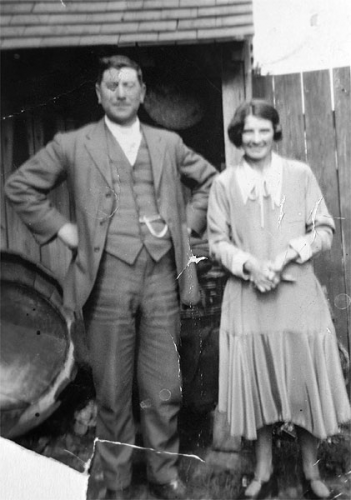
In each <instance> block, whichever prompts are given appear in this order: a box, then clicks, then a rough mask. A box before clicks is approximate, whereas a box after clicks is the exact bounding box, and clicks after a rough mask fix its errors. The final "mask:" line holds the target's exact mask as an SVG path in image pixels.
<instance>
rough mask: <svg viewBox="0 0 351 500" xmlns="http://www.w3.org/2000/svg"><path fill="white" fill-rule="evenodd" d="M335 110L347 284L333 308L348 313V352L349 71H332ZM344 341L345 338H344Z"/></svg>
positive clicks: (350, 216) (350, 248)
mask: <svg viewBox="0 0 351 500" xmlns="http://www.w3.org/2000/svg"><path fill="white" fill-rule="evenodd" d="M333 81H334V109H335V127H336V154H337V164H338V174H339V176H338V180H339V193H340V212H341V213H340V215H341V235H342V257H343V267H344V274H345V282H346V294H345V295H344V296H339V298H338V301H337V303H336V307H337V308H338V309H339V310H340V309H344V310H346V311H347V328H346V331H348V332H349V338H348V350H349V352H350V349H351V337H350V336H351V304H350V300H351V256H350V251H351V203H350V193H351V169H350V165H351V140H350V130H351V84H350V68H349V67H347V68H338V69H335V70H334V72H333ZM345 340H346V336H345Z"/></svg>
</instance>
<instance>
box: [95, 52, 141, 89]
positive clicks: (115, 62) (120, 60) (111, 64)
mask: <svg viewBox="0 0 351 500" xmlns="http://www.w3.org/2000/svg"><path fill="white" fill-rule="evenodd" d="M110 68H115V69H122V68H133V69H135V71H136V72H137V75H138V80H139V83H140V85H142V84H143V72H142V70H141V67H140V66H139V64H138V63H136V62H135V61H133V60H132V59H130V58H129V57H127V56H123V55H114V56H108V57H101V58H100V59H99V69H98V75H97V79H96V81H97V83H98V84H100V83H101V81H102V78H103V75H104V73H105V71H106V70H107V69H110Z"/></svg>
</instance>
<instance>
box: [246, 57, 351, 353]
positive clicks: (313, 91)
mask: <svg viewBox="0 0 351 500" xmlns="http://www.w3.org/2000/svg"><path fill="white" fill-rule="evenodd" d="M253 96H254V97H260V98H265V99H267V100H269V101H270V102H272V103H274V105H275V107H276V108H277V110H278V111H279V114H280V117H281V122H282V128H283V140H282V142H280V143H278V144H277V150H278V152H279V153H280V154H282V155H285V156H287V157H291V158H296V159H298V160H301V161H306V162H307V163H308V164H309V165H310V166H311V168H312V170H313V171H314V173H315V175H316V177H317V179H318V181H319V183H320V186H321V189H322V192H323V195H324V197H325V200H326V203H327V206H328V208H329V211H330V212H331V214H332V216H333V217H334V221H335V224H336V233H335V237H334V241H333V246H332V249H331V251H330V252H327V253H326V254H323V255H321V256H320V257H318V258H317V259H316V260H315V269H316V272H317V275H318V276H319V279H320V281H321V282H322V285H324V286H325V287H326V291H327V295H328V299H329V303H330V306H331V309H332V312H333V317H334V321H335V326H336V331H337V334H338V337H339V339H340V340H342V342H343V343H344V345H345V346H346V347H347V348H348V350H349V352H350V340H351V339H350V328H351V315H350V313H351V289H350V288H351V280H350V278H351V258H350V247H351V203H350V199H351V96H350V68H349V67H346V68H337V69H334V70H333V71H331V72H330V71H328V70H323V71H313V72H307V73H303V74H300V73H299V74H289V75H279V76H254V77H253Z"/></svg>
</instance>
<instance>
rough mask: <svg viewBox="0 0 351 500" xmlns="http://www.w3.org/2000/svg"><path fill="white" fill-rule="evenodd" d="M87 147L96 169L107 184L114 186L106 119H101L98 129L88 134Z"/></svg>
mask: <svg viewBox="0 0 351 500" xmlns="http://www.w3.org/2000/svg"><path fill="white" fill-rule="evenodd" d="M85 147H86V149H87V150H88V153H89V155H90V156H91V158H92V160H93V162H94V165H95V167H96V168H97V169H98V170H99V171H100V173H101V175H102V176H103V178H104V179H105V181H106V182H107V184H108V185H109V186H112V184H113V181H112V173H111V165H110V158H109V154H108V144H107V139H106V130H105V122H104V119H101V120H100V121H99V122H98V123H97V124H96V127H95V128H94V129H93V130H92V131H91V132H89V133H88V134H87V136H86V141H85Z"/></svg>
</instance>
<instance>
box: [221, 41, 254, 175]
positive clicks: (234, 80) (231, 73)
mask: <svg viewBox="0 0 351 500" xmlns="http://www.w3.org/2000/svg"><path fill="white" fill-rule="evenodd" d="M250 42H251V39H248V40H246V41H245V42H243V44H239V45H238V44H236V45H231V46H228V47H224V48H223V49H222V105H223V129H224V146H225V161H226V166H228V165H236V164H237V163H238V161H239V160H240V158H241V156H242V155H241V152H240V150H238V149H236V148H235V146H234V145H233V144H232V143H231V142H230V140H229V138H228V133H227V129H228V125H229V123H230V121H231V119H232V118H233V115H234V111H235V110H236V108H237V107H238V106H239V104H241V103H242V102H243V101H244V100H245V99H249V98H250V97H251V92H252V85H251V55H250Z"/></svg>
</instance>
